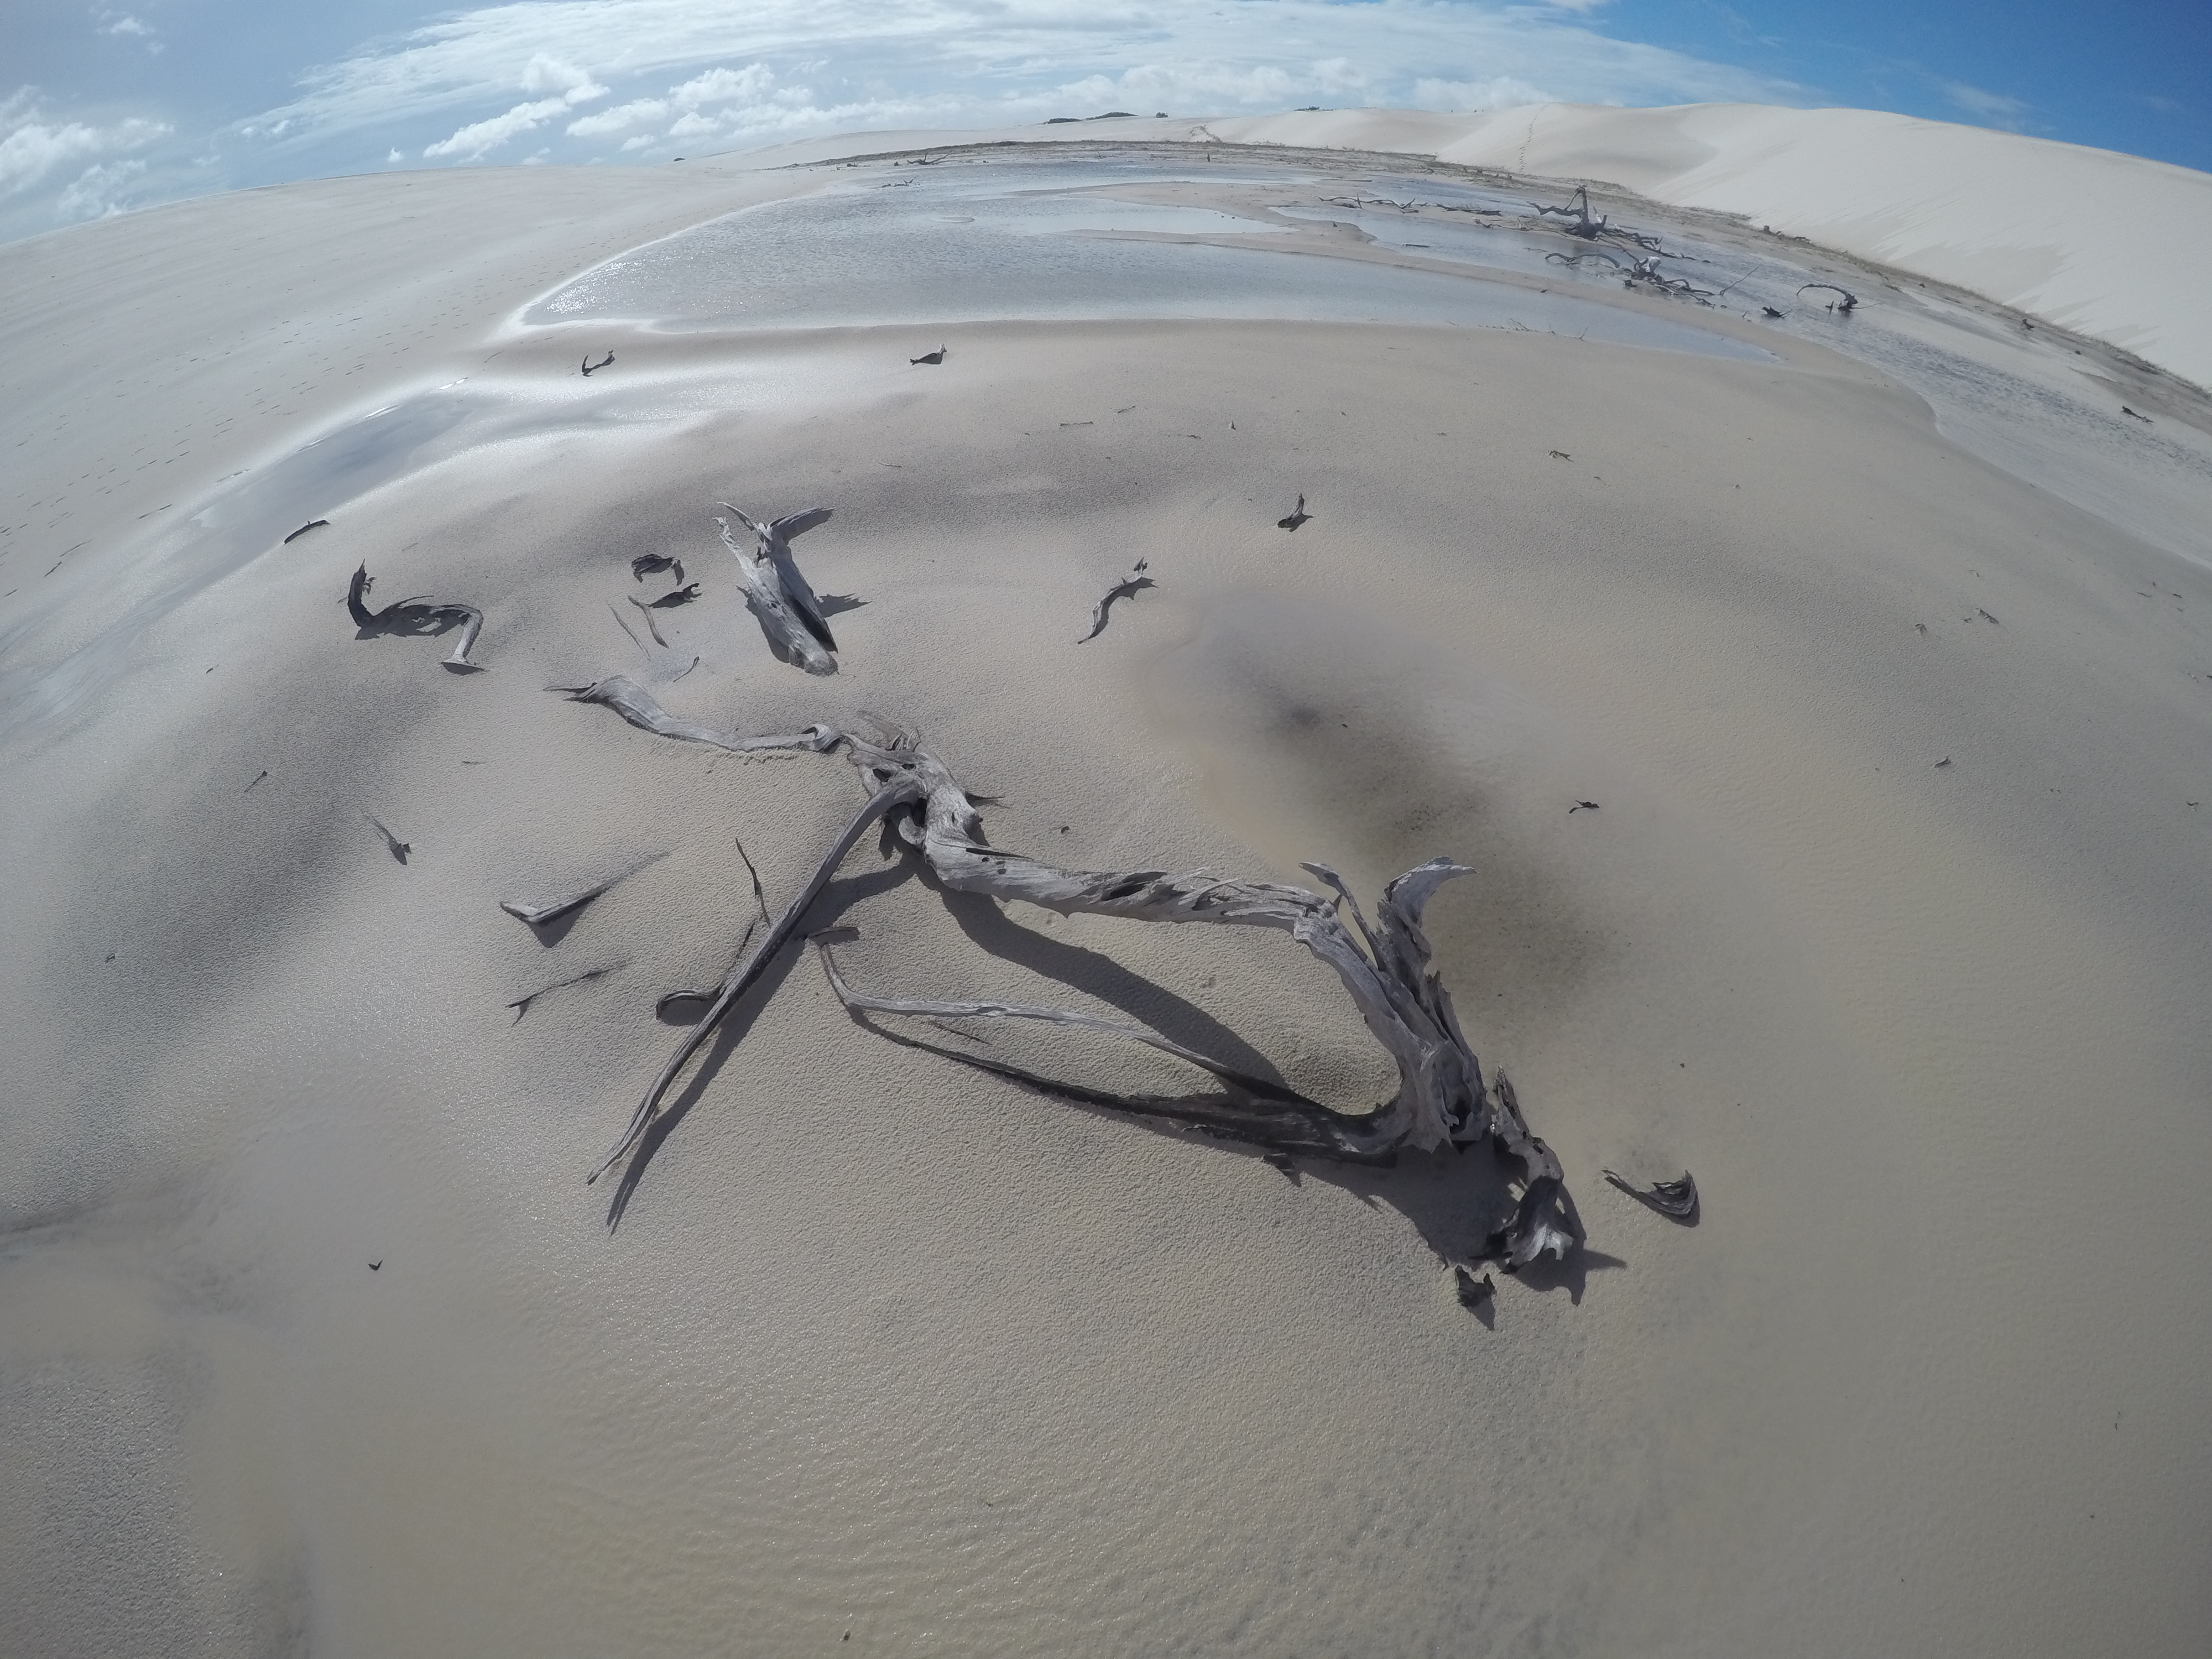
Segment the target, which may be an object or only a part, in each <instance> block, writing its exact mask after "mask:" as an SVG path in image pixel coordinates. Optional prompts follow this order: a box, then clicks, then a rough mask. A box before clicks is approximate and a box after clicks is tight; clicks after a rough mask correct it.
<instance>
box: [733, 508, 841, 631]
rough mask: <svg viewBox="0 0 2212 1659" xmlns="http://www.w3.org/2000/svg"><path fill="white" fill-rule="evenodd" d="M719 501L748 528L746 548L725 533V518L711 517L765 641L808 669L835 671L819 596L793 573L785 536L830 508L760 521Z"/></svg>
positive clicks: (810, 523)
mask: <svg viewBox="0 0 2212 1659" xmlns="http://www.w3.org/2000/svg"><path fill="white" fill-rule="evenodd" d="M721 507H722V509H723V510H724V511H725V512H726V513H733V514H735V515H736V517H737V520H738V522H739V523H740V524H742V525H744V527H745V528H746V529H747V530H750V532H752V535H753V544H754V546H753V550H752V551H751V552H747V551H746V550H744V548H742V547H740V546H739V545H738V538H736V537H735V536H733V535H732V534H731V533H730V521H729V520H727V519H717V520H714V522H715V523H716V524H718V525H720V526H721V530H722V545H723V546H725V547H726V548H728V549H729V550H730V556H731V557H732V558H733V559H735V560H736V561H737V562H738V581H739V582H740V583H741V584H742V585H743V586H744V590H745V603H746V605H749V606H750V607H751V609H752V613H753V615H754V616H756V617H759V618H760V625H761V631H762V632H763V633H765V634H766V635H768V638H769V645H771V646H772V647H775V648H776V650H777V651H778V653H779V654H781V655H782V656H784V657H786V658H787V659H790V660H792V661H793V662H796V663H797V664H798V665H799V666H800V667H801V668H804V669H805V671H807V672H808V673H810V674H834V673H836V671H837V659H836V658H835V657H834V656H832V655H831V654H830V653H832V652H834V651H835V650H836V648H837V641H836V639H834V638H833V637H831V635H830V633H829V622H828V620H827V619H826V618H825V617H823V614H822V601H821V600H820V599H817V598H816V597H815V594H814V590H813V589H812V588H811V587H810V586H807V585H806V578H805V577H804V576H802V575H800V574H799V566H798V565H797V564H796V563H794V562H793V560H792V556H791V538H793V536H797V535H799V534H802V533H803V532H806V531H809V530H811V529H813V528H814V526H817V525H818V524H821V523H823V522H824V521H826V520H828V519H829V508H828V507H809V508H808V509H807V510H806V511H805V512H804V513H792V514H791V515H790V516H788V517H787V518H781V519H774V520H769V522H768V523H766V524H762V523H760V522H758V521H757V520H754V519H752V518H750V517H749V516H748V515H747V514H746V513H744V510H743V509H741V508H738V507H732V506H731V505H730V504H729V503H728V502H727V501H724V502H722V503H721Z"/></svg>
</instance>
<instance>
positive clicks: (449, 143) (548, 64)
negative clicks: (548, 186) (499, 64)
mask: <svg viewBox="0 0 2212 1659" xmlns="http://www.w3.org/2000/svg"><path fill="white" fill-rule="evenodd" d="M521 80H522V89H523V90H524V91H525V92H550V93H555V94H558V95H557V96H556V97H551V98H538V99H533V100H531V101H530V102H528V103H522V104H517V105H515V106H513V108H512V109H510V110H508V111H507V112H506V113H505V114H503V115H495V116H492V117H490V118H488V119H486V120H482V121H471V123H470V124H469V125H466V126H465V127H462V128H461V129H459V131H456V132H454V133H453V135H452V136H451V137H446V138H441V139H440V140H439V141H438V142H437V143H435V144H431V145H428V146H427V147H425V149H423V151H422V155H423V156H424V158H425V159H426V160H433V161H435V160H436V159H437V158H439V157H441V156H446V155H458V156H460V157H461V158H462V159H464V160H465V161H476V160H477V159H478V158H479V157H481V156H483V155H488V154H489V152H491V151H493V150H495V149H498V148H499V147H500V146H501V144H503V143H507V140H508V139H510V138H513V137H518V136H519V135H520V134H522V133H526V132H528V131H532V129H534V128H537V127H539V126H543V125H544V124H545V123H546V122H548V121H550V120H551V119H552V118H554V117H555V116H556V115H564V114H566V113H567V112H568V111H570V110H572V109H574V107H575V106H577V105H579V104H586V103H589V102H590V101H591V100H592V99H594V98H604V97H605V96H606V95H607V89H606V88H605V87H603V86H601V85H600V84H599V82H596V81H594V80H593V79H592V77H591V76H588V75H586V73H585V72H584V71H583V70H580V69H578V68H577V67H576V66H575V65H574V64H571V63H568V62H567V61H565V60H564V59H562V58H555V57H553V56H551V55H550V54H548V53H546V52H535V53H533V54H532V56H531V59H530V61H529V62H528V63H527V64H525V65H524V66H523V70H522V77H521ZM532 159H535V160H539V161H542V160H544V156H543V155H539V156H537V157H534V158H532Z"/></svg>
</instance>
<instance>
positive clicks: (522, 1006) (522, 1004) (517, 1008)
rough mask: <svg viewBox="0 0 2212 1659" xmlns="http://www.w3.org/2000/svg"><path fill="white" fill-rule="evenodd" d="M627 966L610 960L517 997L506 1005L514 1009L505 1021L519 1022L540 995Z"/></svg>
mask: <svg viewBox="0 0 2212 1659" xmlns="http://www.w3.org/2000/svg"><path fill="white" fill-rule="evenodd" d="M627 967H629V963H627V962H611V963H608V964H607V965H606V966H605V967H604V968H593V969H590V970H589V971H587V972H586V973H581V974H577V975H572V976H571V977H569V978H568V979H562V980H556V981H554V982H553V983H552V984H550V985H548V986H545V987H542V988H541V989H538V990H535V991H532V993H531V994H529V995H528V996H526V997H517V998H516V999H515V1000H513V1001H512V1002H510V1003H508V1004H507V1006H508V1007H510V1008H512V1009H513V1010H514V1018H513V1019H512V1020H510V1021H508V1022H507V1023H508V1024H512V1025H520V1024H522V1017H523V1016H524V1015H525V1014H526V1013H528V1012H530V1005H531V1004H532V1003H533V1002H535V1001H537V1000H538V998H540V997H543V996H550V995H551V994H553V993H554V992H556V991H565V990H567V989H568V987H570V986H572V985H588V984H590V983H591V982H592V981H593V980H595V979H605V977H606V976H607V975H609V974H612V973H617V972H619V971H620V970H621V969H624V968H627Z"/></svg>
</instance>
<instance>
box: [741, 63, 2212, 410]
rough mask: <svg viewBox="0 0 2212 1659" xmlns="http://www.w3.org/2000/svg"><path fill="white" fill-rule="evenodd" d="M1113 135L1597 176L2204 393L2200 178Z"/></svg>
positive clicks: (1617, 143)
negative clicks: (1938, 287) (2088, 342)
mask: <svg viewBox="0 0 2212 1659" xmlns="http://www.w3.org/2000/svg"><path fill="white" fill-rule="evenodd" d="M1106 125H1107V126H1108V127H1109V128H1110V131H1112V132H1113V134H1114V136H1115V137H1143V138H1146V139H1147V140H1152V139H1168V140H1170V141H1187V140H1192V139H1195V140H1196V141H1198V142H1200V143H1204V142H1206V139H1207V138H1209V137H1212V138H1217V139H1218V140H1221V141H1223V142H1225V143H1237V144H1284V145H1291V146H1295V147H1298V148H1304V149H1353V150H1367V151H1374V152H1379V153H1383V154H1389V155H1423V156H1433V157H1435V158H1436V159H1437V160H1439V161H1453V162H1457V163H1459V164H1460V165H1462V166H1464V167H1495V168H1499V169H1504V170H1509V171H1510V172H1513V173H1524V174H1533V175H1535V176H1538V177H1541V178H1551V179H1594V180H1602V181H1604V182H1607V183H1610V184H1613V185H1620V186H1621V187H1622V188H1624V189H1627V190H1632V191H1637V192H1638V193H1639V194H1641V195H1644V196H1647V197H1650V198H1651V199H1652V200H1654V201H1657V202H1666V203H1670V204H1674V205H1675V206H1679V207H1695V208H1708V209H1711V210H1714V211H1716V212H1720V213H1729V214H1736V215H1740V216H1742V217H1743V218H1745V219H1746V220H1747V221H1749V222H1752V223H1753V224H1759V225H1771V227H1772V228H1774V229H1775V230H1776V231H1778V232H1779V233H1781V234H1784V235H1790V236H1802V237H1805V238H1807V239H1808V240H1812V241H1814V242H1818V243H1820V245H1821V246H1825V247H1832V248H1838V249H1840V250H1842V251H1843V252H1847V253H1852V254H1857V256H1859V257H1860V258H1865V259H1871V260H1875V261H1878V262H1879V263H1881V264H1885V265H1889V266H1892V267H1893V268H1895V269H1896V270H1903V271H1909V272H1911V273H1912V274H1913V275H1915V276H1930V277H1934V278H1936V280H1938V281H1940V282H1944V283H1953V284H1954V285H1956V286H1957V287H1960V288H1963V289H1968V290H1969V291H1971V292H1972V293H1976V294H1980V295H1985V296H1987V297H1988V298H1990V299H1992V300H1996V301H1999V302H2000V303H2001V304H2003V305H2007V306H2010V307H2014V308H2015V309H2017V310H2020V311H2024V312H2027V313H2028V314H2029V315H2031V316H2034V317H2039V318H2041V319H2045V320H2047V321H2050V322H2053V323H2056V324H2057V325H2060V326H2061V327H2063V328H2069V329H2072V330H2075V331H2077V332H2079V333H2081V334H2085V335H2087V336H2089V337H2092V338H2093V339H2099V340H2104V341H2106V342H2109V343H2112V344H2114V345H2118V346H2120V347H2123V348H2124V349H2127V350H2129V351H2131V352H2133V353H2135V354H2136V356H2139V357H2141V358H2142V359H2143V360H2144V361H2145V362H2153V363H2156V364H2157V365H2159V367H2160V368H2165V369H2167V370H2170V371H2171V372H2172V373H2173V374H2179V375H2181V376H2183V377H2184V378H2185V379H2187V380H2192V381H2194V382H2195V383H2196V384H2197V385H2198V386H2212V307H2207V306H2206V305H2205V304H2204V303H2203V296H2202V293H2201V290H2202V289H2203V286H2204V279H2203V273H2204V272H2205V271H2207V270H2212V174H2208V173H2199V172H2197V171H2196V170H2195V169H2194V168H2191V167H2173V166H2171V165H2169V164H2167V163H2166V162H2162V161H2145V160H2144V159H2143V158H2142V157H2141V156H2136V155H2119V154H2117V153H2115V152H2113V151H2112V150H2102V149H2088V148H2087V147H2085V146H2083V145H2080V144H2062V143H2055V142H2053V141H2051V140H2050V139H2045V138H2027V137H2020V136H2019V135H2017V134H2014V133H2007V132H1993V131H1990V130H1989V129H1987V128H1985V127H1967V126H1957V125H1952V124H1951V123H1949V122H1944V121H1923V120H1919V119H1917V118H1914V117H1911V116H1908V115H1890V114H1885V113H1882V112H1877V111H1873V110H1858V109H1814V110H1802V109H1778V108H1775V107H1772V106H1766V105H1758V104H1688V105H1683V106H1679V107H1675V108H1669V109H1616V108H1613V107H1610V106H1599V105H1592V104H1537V105H1532V106H1528V107H1526V108H1520V109H1504V110H1492V111H1487V112H1481V113H1477V114H1469V115H1439V114H1432V113H1430V112H1425V111H1420V110H1374V109H1354V110H1328V111H1318V112H1291V113H1286V114H1281V115H1237V116H1225V117H1221V118H1209V119H1207V120H1205V121H1203V122H1193V121H1190V120H1187V119H1184V120H1158V119H1154V118H1151V117H1146V118H1143V119H1140V120H1129V121H1115V122H1112V123H1110V124H1106ZM1101 130H1102V126H1101V124H1098V123H1094V122H1084V123H1081V124H1080V125H1077V124H1066V125H1058V126H1045V127H1030V128H1021V129H1009V130H1007V131H1005V132H975V133H963V134H960V135H957V137H955V136H952V135H945V134H928V133H922V132H918V131H905V132H890V133H867V134H850V135H844V136H841V137H838V138H837V139H836V140H832V141H823V140H813V141H807V142H805V143H799V144H792V145H785V146H780V147H778V148H777V149H775V150H772V151H769V152H763V155H773V156H775V157H777V158H782V157H786V156H793V157H795V156H799V155H807V156H810V157H812V156H829V155H864V154H869V153H872V152H875V151H878V150H889V149H906V148H909V147H918V146H921V145H924V144H930V143H947V142H974V143H987V142H990V141H991V140H993V139H997V138H1005V137H1018V138H1019V139H1020V140H1021V141H1022V142H1024V143H1036V142H1058V143H1068V142H1075V141H1079V140H1095V139H1097V137H1099V136H1100V134H1101Z"/></svg>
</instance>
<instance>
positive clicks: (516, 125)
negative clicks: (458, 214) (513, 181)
mask: <svg viewBox="0 0 2212 1659" xmlns="http://www.w3.org/2000/svg"><path fill="white" fill-rule="evenodd" d="M567 109H568V100H566V99H562V98H541V99H539V100H538V101H537V102H535V103H532V104H517V105H516V106H514V107H513V109H511V110H508V111H507V112H506V113H505V114H504V115H495V116H492V117H490V118H488V119H486V120H482V121H471V122H470V123H469V125H466V126H465V127H462V128H460V129H459V131H455V132H454V133H453V135H452V137H446V138H441V139H440V140H438V142H437V143H435V144H426V145H424V146H423V148H422V155H423V157H424V159H426V160H430V161H435V160H436V159H437V158H438V157H440V156H441V155H458V156H459V157H461V158H462V159H463V160H464V161H475V160H476V159H477V157H478V156H481V155H488V154H489V153H490V152H491V151H493V150H495V149H498V148H499V147H500V146H501V144H503V143H506V142H507V140H508V139H510V138H513V137H519V136H520V135H521V134H523V133H526V132H528V131H531V130H532V128H533V127H538V126H542V125H544V123H546V122H547V121H550V120H551V119H552V118H554V117H555V116H556V115H559V114H561V113H562V112H565V111H566V110H567Z"/></svg>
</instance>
